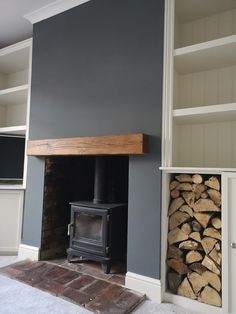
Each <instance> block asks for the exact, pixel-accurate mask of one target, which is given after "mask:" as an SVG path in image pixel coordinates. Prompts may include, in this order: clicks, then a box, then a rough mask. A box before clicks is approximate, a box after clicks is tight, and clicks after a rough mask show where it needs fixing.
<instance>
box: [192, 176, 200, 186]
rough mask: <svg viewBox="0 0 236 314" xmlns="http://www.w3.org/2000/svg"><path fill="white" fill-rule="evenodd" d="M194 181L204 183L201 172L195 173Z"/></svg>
mask: <svg viewBox="0 0 236 314" xmlns="http://www.w3.org/2000/svg"><path fill="white" fill-rule="evenodd" d="M192 181H193V183H196V184H200V183H202V181H203V179H202V176H201V175H200V174H194V175H193V176H192Z"/></svg>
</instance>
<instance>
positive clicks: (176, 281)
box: [168, 273, 182, 293]
mask: <svg viewBox="0 0 236 314" xmlns="http://www.w3.org/2000/svg"><path fill="white" fill-rule="evenodd" d="M181 281H182V276H181V275H179V274H176V273H168V284H169V288H170V290H171V291H173V292H175V293H177V289H178V287H179V285H180V283H181Z"/></svg>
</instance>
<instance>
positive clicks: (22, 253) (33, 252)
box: [18, 244, 39, 261]
mask: <svg viewBox="0 0 236 314" xmlns="http://www.w3.org/2000/svg"><path fill="white" fill-rule="evenodd" d="M18 257H19V258H20V259H27V258H29V259H32V260H34V261H38V260H39V248H38V247H35V246H30V245H25V244H20V246H19V252H18Z"/></svg>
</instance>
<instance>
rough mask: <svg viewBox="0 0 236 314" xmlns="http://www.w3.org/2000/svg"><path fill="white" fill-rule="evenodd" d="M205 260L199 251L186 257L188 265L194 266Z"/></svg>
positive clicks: (192, 252)
mask: <svg viewBox="0 0 236 314" xmlns="http://www.w3.org/2000/svg"><path fill="white" fill-rule="evenodd" d="M202 260H203V256H202V254H201V253H199V252H198V251H190V252H188V253H187V255H186V263H187V264H192V263H196V262H200V261H202Z"/></svg>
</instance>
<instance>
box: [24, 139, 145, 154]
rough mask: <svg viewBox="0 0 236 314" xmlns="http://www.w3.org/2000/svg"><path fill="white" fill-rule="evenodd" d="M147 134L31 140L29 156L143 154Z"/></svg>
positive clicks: (28, 149) (28, 147)
mask: <svg viewBox="0 0 236 314" xmlns="http://www.w3.org/2000/svg"><path fill="white" fill-rule="evenodd" d="M145 153H147V136H146V135H144V134H127V135H111V136H93V137H71V138H60V139H48V140H34V141H29V142H28V146H27V154H28V155H29V156H76V155H78V156H79V155H143V154H145Z"/></svg>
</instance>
